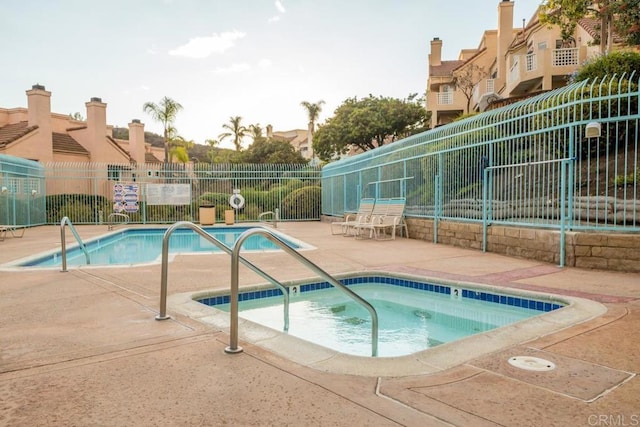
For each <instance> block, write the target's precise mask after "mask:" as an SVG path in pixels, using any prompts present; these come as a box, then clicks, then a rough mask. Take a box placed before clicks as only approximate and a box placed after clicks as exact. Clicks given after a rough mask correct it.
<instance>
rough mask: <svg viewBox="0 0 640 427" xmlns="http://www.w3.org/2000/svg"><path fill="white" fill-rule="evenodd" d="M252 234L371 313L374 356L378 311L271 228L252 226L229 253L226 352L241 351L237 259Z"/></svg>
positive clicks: (376, 346)
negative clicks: (229, 317)
mask: <svg viewBox="0 0 640 427" xmlns="http://www.w3.org/2000/svg"><path fill="white" fill-rule="evenodd" d="M254 234H261V235H262V236H264V237H266V238H267V239H269V240H270V241H271V242H273V243H275V244H276V245H277V246H279V247H280V248H281V249H282V250H284V251H285V252H287V253H288V254H289V255H292V256H293V257H294V258H296V259H297V260H298V261H300V262H301V263H302V264H304V265H305V266H307V267H309V269H311V270H312V271H313V272H314V273H316V274H317V275H319V276H320V277H322V278H323V279H324V280H326V281H327V282H328V283H330V284H331V285H333V286H335V287H336V288H338V289H340V290H341V291H343V292H344V293H346V294H347V295H348V296H350V297H351V298H353V299H354V300H355V301H356V302H357V303H359V304H361V305H362V306H364V308H366V309H367V310H368V311H369V314H371V356H373V357H376V356H377V355H378V313H377V312H376V309H375V308H373V306H372V305H371V304H369V302H367V301H366V300H365V299H363V298H362V297H361V296H360V295H358V294H356V293H355V292H353V291H352V290H351V289H349V288H347V287H346V286H345V285H343V284H342V283H340V282H339V281H337V280H336V279H334V278H333V277H332V276H331V275H329V273H327V272H325V271H324V270H322V269H321V268H320V267H318V266H317V265H315V264H314V263H313V262H311V261H310V260H308V259H307V258H305V257H304V256H302V255H300V254H299V253H298V252H296V250H295V249H293V248H291V247H290V246H289V245H288V244H287V243H286V242H284V241H283V240H281V239H280V238H279V237H278V236H276V235H275V234H274V233H273V232H272V231H271V230H268V229H263V228H252V229H249V230H247V231H245V232H243V233H242V234H241V235H240V236H238V239H237V240H236V242H235V243H234V245H233V251H232V253H231V300H230V302H229V308H230V309H229V311H230V314H231V324H230V327H229V335H230V338H229V347H227V348H225V350H224V351H226V352H227V353H239V352H241V351H242V347H239V346H238V294H239V287H240V286H239V261H241V260H242V259H243V258H242V257H241V256H240V249H241V247H242V244H243V243H244V241H245V240H246V239H247V238H249V237H250V236H252V235H254Z"/></svg>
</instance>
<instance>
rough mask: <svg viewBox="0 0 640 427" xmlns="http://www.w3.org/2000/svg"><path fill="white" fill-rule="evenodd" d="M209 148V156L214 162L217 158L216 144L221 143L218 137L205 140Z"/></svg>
mask: <svg viewBox="0 0 640 427" xmlns="http://www.w3.org/2000/svg"><path fill="white" fill-rule="evenodd" d="M204 142H205V143H206V144H207V145H208V146H209V149H208V150H207V158H208V159H209V161H210V162H211V163H212V164H213V163H215V158H216V146H217V145H218V144H219V143H220V142H219V141H218V140H217V139H207V140H205V141H204Z"/></svg>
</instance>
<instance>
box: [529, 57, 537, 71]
mask: <svg viewBox="0 0 640 427" xmlns="http://www.w3.org/2000/svg"><path fill="white" fill-rule="evenodd" d="M526 59H527V71H535V70H536V69H537V68H538V61H537V60H536V54H535V53H530V54H528V55H527V58H526Z"/></svg>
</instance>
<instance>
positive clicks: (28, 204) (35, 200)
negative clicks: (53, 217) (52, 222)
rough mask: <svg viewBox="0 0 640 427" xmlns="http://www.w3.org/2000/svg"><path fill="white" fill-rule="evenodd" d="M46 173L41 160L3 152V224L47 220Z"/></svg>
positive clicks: (0, 165)
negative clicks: (36, 160)
mask: <svg viewBox="0 0 640 427" xmlns="http://www.w3.org/2000/svg"><path fill="white" fill-rule="evenodd" d="M44 175H45V172H44V167H43V166H42V165H41V164H39V163H38V162H34V161H31V160H26V159H22V158H20V157H15V156H9V155H6V154H0V226H14V227H15V226H20V227H22V226H31V225H41V224H44V223H45V221H46V214H45V179H44Z"/></svg>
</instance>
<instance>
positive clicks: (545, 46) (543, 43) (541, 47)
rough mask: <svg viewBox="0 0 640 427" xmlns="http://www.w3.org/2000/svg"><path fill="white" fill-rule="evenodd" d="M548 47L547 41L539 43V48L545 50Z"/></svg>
mask: <svg viewBox="0 0 640 427" xmlns="http://www.w3.org/2000/svg"><path fill="white" fill-rule="evenodd" d="M546 48H547V42H546V41H544V42H540V43H538V50H545V49H546Z"/></svg>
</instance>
